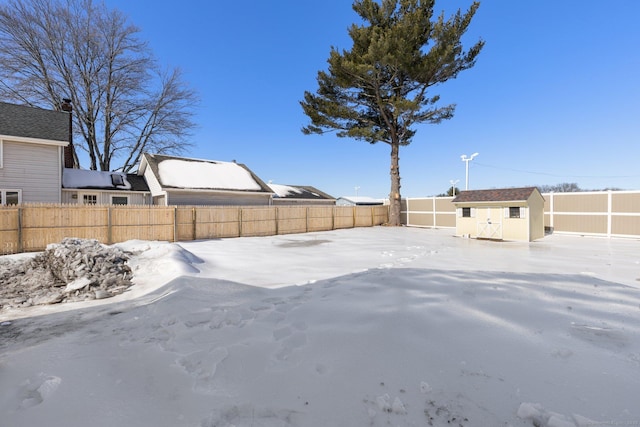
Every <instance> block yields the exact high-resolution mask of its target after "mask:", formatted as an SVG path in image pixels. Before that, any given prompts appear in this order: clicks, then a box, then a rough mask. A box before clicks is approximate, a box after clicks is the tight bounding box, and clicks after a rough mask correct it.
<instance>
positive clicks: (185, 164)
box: [158, 159, 262, 191]
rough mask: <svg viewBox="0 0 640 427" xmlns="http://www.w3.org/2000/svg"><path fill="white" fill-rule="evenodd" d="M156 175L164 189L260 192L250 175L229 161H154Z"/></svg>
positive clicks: (259, 187) (258, 186) (260, 189)
mask: <svg viewBox="0 0 640 427" xmlns="http://www.w3.org/2000/svg"><path fill="white" fill-rule="evenodd" d="M158 174H159V178H160V182H162V185H163V186H167V187H178V188H193V189H224V190H256V191H262V187H261V186H260V184H258V183H257V182H256V180H255V179H254V178H253V176H252V175H251V173H250V172H249V171H248V170H246V169H245V168H243V167H242V166H240V165H239V164H237V163H233V162H214V161H204V160H202V161H194V160H187V159H184V160H183V159H166V160H162V161H160V162H158Z"/></svg>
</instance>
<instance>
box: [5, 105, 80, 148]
mask: <svg viewBox="0 0 640 427" xmlns="http://www.w3.org/2000/svg"><path fill="white" fill-rule="evenodd" d="M0 135H8V136H19V137H23V138H37V139H46V140H50V141H65V142H68V141H69V113H65V112H62V111H53V110H44V109H42V108H35V107H28V106H24V105H15V104H8V103H6V102H0Z"/></svg>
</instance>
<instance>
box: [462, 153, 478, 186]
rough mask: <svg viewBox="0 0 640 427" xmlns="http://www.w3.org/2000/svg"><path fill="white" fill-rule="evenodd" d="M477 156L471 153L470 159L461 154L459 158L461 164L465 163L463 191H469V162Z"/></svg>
mask: <svg viewBox="0 0 640 427" xmlns="http://www.w3.org/2000/svg"><path fill="white" fill-rule="evenodd" d="M477 155H478V153H473V154H472V155H471V156H470V157H467V155H466V154H463V155H462V156H460V159H462V161H463V162H465V164H466V168H465V169H466V173H465V176H466V178H465V183H464V189H465V190H468V189H469V162H470V161H471V160H473V158H474V157H476V156H477Z"/></svg>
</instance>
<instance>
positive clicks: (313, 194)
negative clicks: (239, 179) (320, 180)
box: [267, 184, 335, 200]
mask: <svg viewBox="0 0 640 427" xmlns="http://www.w3.org/2000/svg"><path fill="white" fill-rule="evenodd" d="M267 186H268V187H269V188H270V189H271V190H272V191H273V192H274V193H275V194H276V196H275V197H278V198H283V199H309V200H335V198H334V197H332V196H330V195H328V194H327V193H324V192H322V191H320V190H318V189H317V188H315V187H311V186H309V185H281V184H267Z"/></svg>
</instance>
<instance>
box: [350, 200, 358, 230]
mask: <svg viewBox="0 0 640 427" xmlns="http://www.w3.org/2000/svg"><path fill="white" fill-rule="evenodd" d="M357 207H358V205H353V226H352V227H351V228H356V218H357V212H356V209H357Z"/></svg>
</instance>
